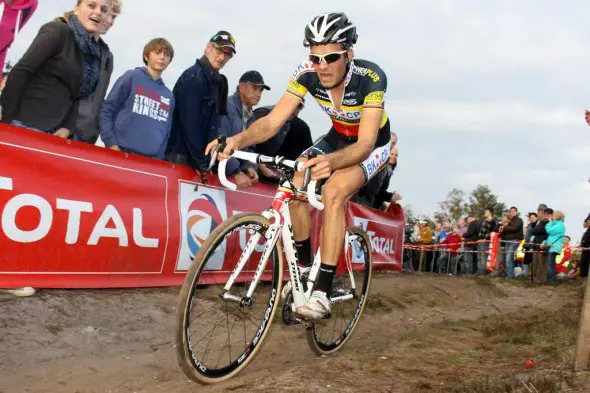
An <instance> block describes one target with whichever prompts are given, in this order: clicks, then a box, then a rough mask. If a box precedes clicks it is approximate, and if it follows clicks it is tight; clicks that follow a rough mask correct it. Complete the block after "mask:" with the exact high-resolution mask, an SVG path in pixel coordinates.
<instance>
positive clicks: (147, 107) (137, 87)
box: [100, 38, 174, 159]
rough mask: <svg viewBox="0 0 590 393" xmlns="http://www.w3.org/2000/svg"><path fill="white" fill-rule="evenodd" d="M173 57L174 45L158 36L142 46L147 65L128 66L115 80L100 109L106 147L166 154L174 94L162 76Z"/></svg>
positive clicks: (162, 155) (157, 154)
mask: <svg viewBox="0 0 590 393" xmlns="http://www.w3.org/2000/svg"><path fill="white" fill-rule="evenodd" d="M173 58H174V49H173V48H172V45H170V43H169V42H168V41H167V40H165V39H163V38H155V39H153V40H151V41H150V42H148V43H147V44H146V46H145V47H144V49H143V62H144V64H145V65H146V67H137V68H135V69H133V70H129V71H127V72H126V73H124V74H123V75H122V76H121V77H120V78H119V79H118V80H117V82H115V85H114V86H113V88H112V90H111V92H110V93H109V96H108V97H107V99H106V101H105V103H104V105H103V107H102V111H101V113H100V137H101V139H102V141H103V142H104V144H105V146H106V147H108V148H110V149H113V150H119V151H125V152H130V153H136V154H139V155H142V156H146V157H152V158H159V159H162V158H164V152H165V151H166V145H167V144H168V138H169V137H170V128H171V126H172V113H173V111H174V94H172V92H171V91H170V89H168V88H167V87H166V85H164V82H163V81H162V78H161V76H162V73H163V72H164V70H166V68H168V65H169V64H170V62H171V61H172V59H173Z"/></svg>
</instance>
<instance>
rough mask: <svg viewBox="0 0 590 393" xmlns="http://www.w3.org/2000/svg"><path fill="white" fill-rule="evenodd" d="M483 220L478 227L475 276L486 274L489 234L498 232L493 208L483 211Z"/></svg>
mask: <svg viewBox="0 0 590 393" xmlns="http://www.w3.org/2000/svg"><path fill="white" fill-rule="evenodd" d="M484 215H485V217H484V219H483V220H482V221H481V225H480V226H479V233H478V234H477V238H478V241H479V243H478V244H477V251H478V253H477V274H480V275H481V274H485V273H486V263H487V260H488V251H489V249H490V234H491V233H492V232H496V231H497V230H498V223H497V222H496V220H495V219H494V208H493V207H488V208H486V209H485V211H484Z"/></svg>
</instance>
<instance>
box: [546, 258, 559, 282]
mask: <svg viewBox="0 0 590 393" xmlns="http://www.w3.org/2000/svg"><path fill="white" fill-rule="evenodd" d="M557 254H558V253H557V252H550V253H549V255H548V256H547V281H555V258H557Z"/></svg>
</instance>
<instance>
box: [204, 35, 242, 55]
mask: <svg viewBox="0 0 590 393" xmlns="http://www.w3.org/2000/svg"><path fill="white" fill-rule="evenodd" d="M209 42H213V43H215V44H217V45H218V46H219V47H220V48H231V50H232V51H233V52H234V53H236V40H235V39H234V37H233V36H232V35H231V34H230V33H228V32H227V31H225V30H219V31H218V32H217V33H216V34H215V35H214V36H213V37H211V39H210V40H209Z"/></svg>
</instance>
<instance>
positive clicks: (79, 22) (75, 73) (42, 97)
mask: <svg viewBox="0 0 590 393" xmlns="http://www.w3.org/2000/svg"><path fill="white" fill-rule="evenodd" d="M108 9H109V8H108V0H78V1H77V4H76V7H75V9H74V15H73V16H72V17H71V18H70V19H69V21H68V22H69V23H64V22H63V21H53V22H49V23H47V24H45V25H44V26H42V27H41V30H40V31H39V33H38V34H37V36H36V37H35V39H34V40H33V42H32V43H31V46H29V49H28V50H27V52H26V53H25V54H24V55H23V57H22V58H21V59H20V60H19V62H18V63H16V65H15V66H14V67H13V68H12V70H11V72H10V78H8V81H7V83H6V86H5V88H4V91H3V92H2V96H1V97H0V103H1V106H2V122H4V123H9V124H13V125H17V126H20V127H24V128H28V129H32V130H35V131H42V132H46V133H50V134H54V135H57V136H60V137H62V138H69V137H71V136H72V135H73V131H74V127H75V124H76V116H77V108H78V102H79V101H80V100H83V99H85V98H87V97H89V96H90V94H92V92H93V91H94V90H95V88H96V85H97V81H98V78H99V73H100V62H101V49H100V46H99V44H98V42H97V40H96V39H94V37H95V36H96V35H98V34H100V33H101V32H102V30H103V23H104V21H105V18H106V17H107V12H108Z"/></svg>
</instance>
